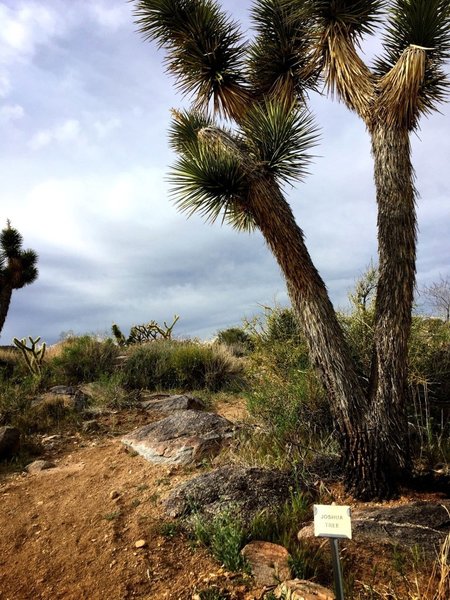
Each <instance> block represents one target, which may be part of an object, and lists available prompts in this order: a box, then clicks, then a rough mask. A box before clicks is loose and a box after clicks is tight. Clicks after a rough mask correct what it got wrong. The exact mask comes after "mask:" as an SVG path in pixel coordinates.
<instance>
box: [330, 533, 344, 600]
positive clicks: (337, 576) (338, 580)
mask: <svg viewBox="0 0 450 600" xmlns="http://www.w3.org/2000/svg"><path fill="white" fill-rule="evenodd" d="M330 544H331V557H332V559H333V572H334V588H335V592H336V600H344V582H343V580H342V568H341V561H340V560H339V542H338V539H337V538H330Z"/></svg>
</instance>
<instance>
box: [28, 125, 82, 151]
mask: <svg viewBox="0 0 450 600" xmlns="http://www.w3.org/2000/svg"><path fill="white" fill-rule="evenodd" d="M80 139H81V126H80V122H79V121H78V120H77V119H67V120H66V121H64V123H62V124H61V125H58V126H57V127H55V128H53V129H42V130H41V131H38V132H37V133H36V134H35V135H33V137H32V138H31V140H30V142H29V144H28V145H29V147H30V148H31V149H32V150H40V149H41V148H45V146H48V145H49V144H51V143H52V142H57V143H58V144H67V143H74V142H78V141H80Z"/></svg>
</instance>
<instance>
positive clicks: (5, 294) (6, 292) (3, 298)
mask: <svg viewBox="0 0 450 600" xmlns="http://www.w3.org/2000/svg"><path fill="white" fill-rule="evenodd" d="M11 296H12V287H11V286H9V285H6V284H4V285H3V286H2V287H1V289H0V332H1V331H2V330H3V325H4V324H5V320H6V315H7V314H8V310H9V305H10V302H11Z"/></svg>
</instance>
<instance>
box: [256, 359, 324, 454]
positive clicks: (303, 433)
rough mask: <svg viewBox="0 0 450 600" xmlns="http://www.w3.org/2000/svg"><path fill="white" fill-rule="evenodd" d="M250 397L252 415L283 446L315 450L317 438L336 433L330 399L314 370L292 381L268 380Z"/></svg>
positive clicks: (271, 378)
mask: <svg viewBox="0 0 450 600" xmlns="http://www.w3.org/2000/svg"><path fill="white" fill-rule="evenodd" d="M246 397H247V408H248V410H249V412H250V414H251V415H252V416H253V417H254V418H256V419H257V421H258V422H260V424H261V425H262V426H263V427H264V428H265V429H266V431H267V432H268V433H269V436H271V437H272V438H273V439H274V440H276V442H277V443H278V444H281V445H283V446H285V445H287V444H289V445H292V446H298V447H308V446H314V444H315V439H316V438H319V437H323V436H328V435H329V434H330V433H331V432H332V431H333V423H332V419H331V416H330V411H329V407H328V404H327V401H326V396H325V394H324V391H323V388H322V386H321V385H320V383H319V381H318V379H317V376H316V374H315V373H314V371H312V370H308V371H304V372H301V371H300V372H297V373H295V374H294V373H292V374H291V377H290V378H289V379H288V380H280V379H277V378H276V377H274V376H272V377H266V379H265V381H263V382H262V383H261V384H260V385H258V386H255V387H253V389H252V390H251V391H250V392H248V393H247V394H246Z"/></svg>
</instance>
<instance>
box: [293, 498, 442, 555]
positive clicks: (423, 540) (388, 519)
mask: <svg viewBox="0 0 450 600" xmlns="http://www.w3.org/2000/svg"><path fill="white" fill-rule="evenodd" d="M449 510H450V503H449V502H448V501H447V502H443V503H442V504H434V503H432V502H413V503H412V504H403V505H400V506H392V507H386V508H384V507H379V508H378V507H377V508H367V509H361V510H355V511H352V537H353V539H354V540H355V541H356V542H358V541H364V540H367V541H371V542H379V543H382V544H385V543H391V544H395V545H400V546H404V547H407V548H412V547H414V546H419V547H420V548H422V549H423V550H424V551H426V552H427V553H430V554H434V552H435V549H436V548H437V547H438V546H439V545H440V544H441V543H442V541H443V540H444V538H445V537H446V536H447V535H448V534H449V533H450V516H449V512H448V511H449ZM298 537H299V539H302V538H308V537H314V526H313V525H307V526H306V527H303V528H302V529H301V530H300V531H299V533H298Z"/></svg>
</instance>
